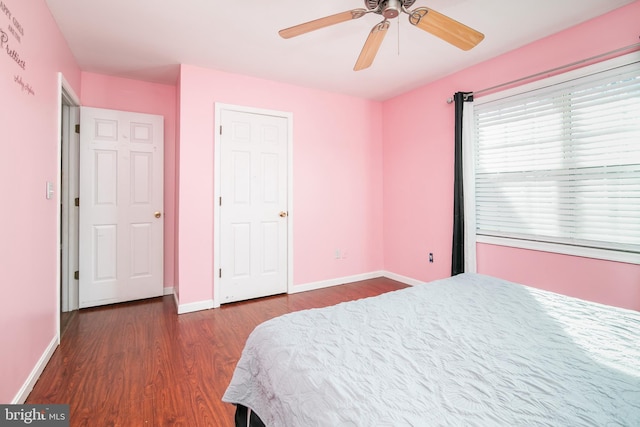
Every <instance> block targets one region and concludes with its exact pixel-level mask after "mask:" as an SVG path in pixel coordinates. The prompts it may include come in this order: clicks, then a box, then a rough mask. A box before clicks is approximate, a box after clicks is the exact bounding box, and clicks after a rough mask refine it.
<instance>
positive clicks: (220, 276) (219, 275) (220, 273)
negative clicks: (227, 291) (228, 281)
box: [218, 268, 222, 278]
mask: <svg viewBox="0 0 640 427" xmlns="http://www.w3.org/2000/svg"><path fill="white" fill-rule="evenodd" d="M218 277H219V278H222V269H221V268H220V269H218Z"/></svg>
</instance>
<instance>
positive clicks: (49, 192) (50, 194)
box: [47, 181, 53, 200]
mask: <svg viewBox="0 0 640 427" xmlns="http://www.w3.org/2000/svg"><path fill="white" fill-rule="evenodd" d="M52 197H53V182H51V181H47V200H50V199H51V198H52Z"/></svg>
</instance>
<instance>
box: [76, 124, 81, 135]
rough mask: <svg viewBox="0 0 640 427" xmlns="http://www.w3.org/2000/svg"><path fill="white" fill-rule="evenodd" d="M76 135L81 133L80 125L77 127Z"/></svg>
mask: <svg viewBox="0 0 640 427" xmlns="http://www.w3.org/2000/svg"><path fill="white" fill-rule="evenodd" d="M76 133H80V125H76Z"/></svg>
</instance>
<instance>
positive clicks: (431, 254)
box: [429, 252, 433, 264]
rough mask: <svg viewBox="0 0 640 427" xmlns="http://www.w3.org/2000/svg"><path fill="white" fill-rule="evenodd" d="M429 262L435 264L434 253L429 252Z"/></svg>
mask: <svg viewBox="0 0 640 427" xmlns="http://www.w3.org/2000/svg"><path fill="white" fill-rule="evenodd" d="M429 262H430V263H431V264H433V252H429Z"/></svg>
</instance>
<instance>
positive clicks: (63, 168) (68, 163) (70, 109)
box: [57, 73, 80, 341]
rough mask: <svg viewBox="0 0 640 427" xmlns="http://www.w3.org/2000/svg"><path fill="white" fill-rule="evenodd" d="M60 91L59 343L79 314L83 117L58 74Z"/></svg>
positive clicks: (67, 85) (58, 186) (77, 103)
mask: <svg viewBox="0 0 640 427" xmlns="http://www.w3.org/2000/svg"><path fill="white" fill-rule="evenodd" d="M58 88H59V99H60V103H59V111H58V126H59V132H58V135H59V140H58V153H59V159H58V160H59V162H58V164H59V166H60V168H59V174H58V185H57V188H59V189H60V191H59V206H60V208H59V211H58V215H59V218H58V233H57V234H58V239H57V241H58V243H59V252H58V257H59V262H58V266H59V274H58V275H57V276H58V289H59V292H58V341H59V339H60V337H61V336H62V334H63V333H64V331H65V330H66V328H67V326H68V325H69V322H70V321H71V319H72V318H73V316H74V315H75V314H76V313H77V311H78V280H77V275H76V272H77V271H78V259H79V256H78V250H79V249H78V248H79V246H78V236H79V233H78V224H79V222H78V208H77V206H76V198H77V197H78V194H79V180H78V173H79V169H80V160H79V159H80V157H79V140H80V138H79V134H78V133H76V125H77V124H78V123H79V118H80V101H79V99H78V97H77V96H76V95H75V93H74V91H73V89H72V88H71V85H69V84H68V82H67V81H66V80H65V79H64V76H63V75H62V74H61V73H59V74H58Z"/></svg>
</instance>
